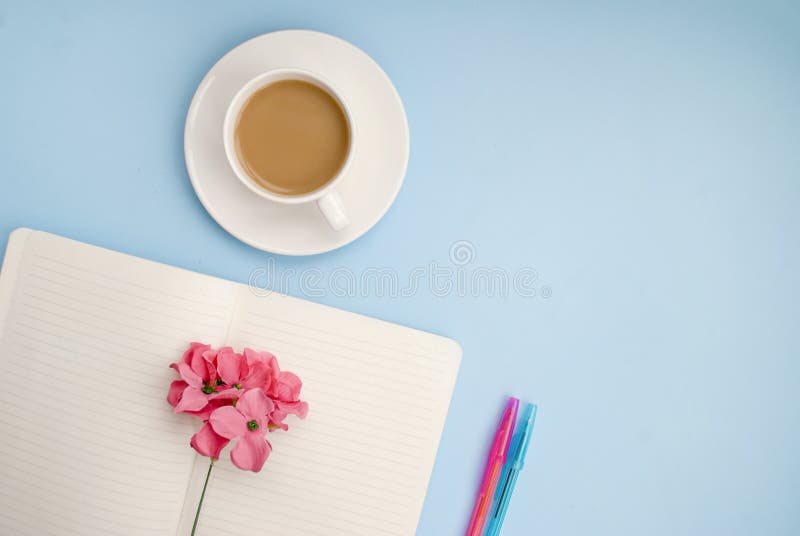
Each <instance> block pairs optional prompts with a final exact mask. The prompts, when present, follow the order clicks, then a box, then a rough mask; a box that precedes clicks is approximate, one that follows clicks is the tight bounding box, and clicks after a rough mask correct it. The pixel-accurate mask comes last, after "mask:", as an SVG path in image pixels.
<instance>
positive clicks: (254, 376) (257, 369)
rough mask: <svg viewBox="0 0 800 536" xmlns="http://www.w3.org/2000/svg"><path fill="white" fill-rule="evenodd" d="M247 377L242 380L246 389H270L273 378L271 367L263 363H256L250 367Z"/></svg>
mask: <svg viewBox="0 0 800 536" xmlns="http://www.w3.org/2000/svg"><path fill="white" fill-rule="evenodd" d="M249 369H250V370H249V372H248V374H247V377H246V378H244V379H243V380H242V382H241V383H242V387H243V388H245V389H263V390H264V391H265V392H266V390H267V389H269V386H270V383H271V382H272V378H271V376H270V369H269V367H268V366H267V365H266V364H265V363H263V362H262V361H255V362H254V363H253V364H251V365H250V366H249Z"/></svg>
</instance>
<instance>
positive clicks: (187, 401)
mask: <svg viewBox="0 0 800 536" xmlns="http://www.w3.org/2000/svg"><path fill="white" fill-rule="evenodd" d="M206 404H208V396H206V394H205V393H204V392H203V391H201V390H200V389H195V388H194V387H191V386H189V387H187V388H186V389H184V391H183V396H181V399H180V401H178V403H177V404H176V405H175V410H174V411H175V413H182V412H186V411H200V410H201V409H203V408H204V407H206Z"/></svg>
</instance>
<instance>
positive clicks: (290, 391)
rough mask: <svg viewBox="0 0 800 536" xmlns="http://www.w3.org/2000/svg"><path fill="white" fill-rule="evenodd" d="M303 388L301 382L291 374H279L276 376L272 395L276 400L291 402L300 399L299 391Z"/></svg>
mask: <svg viewBox="0 0 800 536" xmlns="http://www.w3.org/2000/svg"><path fill="white" fill-rule="evenodd" d="M302 387H303V382H302V381H301V380H300V378H299V377H298V376H297V374H294V373H292V372H281V373H280V374H279V375H278V381H277V383H276V384H275V385H273V387H272V391H273V394H274V395H275V398H277V399H278V400H283V401H285V402H293V401H295V400H297V399H298V398H300V389H301V388H302Z"/></svg>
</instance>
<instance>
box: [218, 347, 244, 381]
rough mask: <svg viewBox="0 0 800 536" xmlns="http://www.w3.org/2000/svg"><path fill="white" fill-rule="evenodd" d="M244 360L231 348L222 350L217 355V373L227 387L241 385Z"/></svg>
mask: <svg viewBox="0 0 800 536" xmlns="http://www.w3.org/2000/svg"><path fill="white" fill-rule="evenodd" d="M243 360H244V358H243V357H242V356H241V355H240V354H237V353H236V352H234V351H233V350H231V349H230V348H220V351H219V353H218V354H217V372H218V373H219V377H220V378H222V381H224V382H225V383H226V384H227V385H233V384H235V383H239V380H240V379H241V376H242V361H243Z"/></svg>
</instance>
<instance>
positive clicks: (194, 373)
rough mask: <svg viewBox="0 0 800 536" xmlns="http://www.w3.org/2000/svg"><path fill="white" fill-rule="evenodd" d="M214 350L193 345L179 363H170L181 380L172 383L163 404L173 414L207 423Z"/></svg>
mask: <svg viewBox="0 0 800 536" xmlns="http://www.w3.org/2000/svg"><path fill="white" fill-rule="evenodd" d="M216 354H217V352H216V350H214V349H213V348H211V347H210V346H209V345H207V344H200V343H198V342H193V343H192V344H191V345H190V346H189V349H188V350H187V351H186V352H185V353H184V354H183V357H182V358H181V360H180V361H179V362H177V363H173V364H172V365H170V367H172V368H174V369H175V370H177V371H178V373H179V374H180V375H181V379H180V380H177V381H174V382H172V384H171V385H170V390H169V393H168V395H167V401H168V402H169V403H170V404H171V405H172V406H173V407H174V408H175V409H174V411H175V413H189V414H192V415H195V416H197V417H200V418H202V419H207V418H208V415H206V414H205V413H208V412H209V409H213V408H208V405H209V402H210V400H211V395H212V394H214V393H215V392H216V388H217V380H218V377H217V368H216V365H215V362H216Z"/></svg>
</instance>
